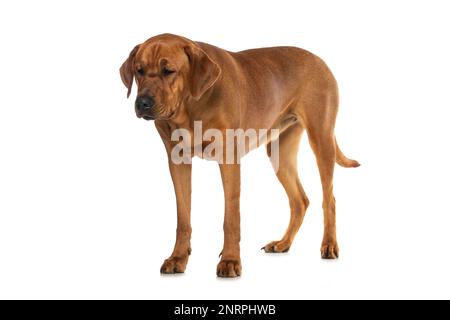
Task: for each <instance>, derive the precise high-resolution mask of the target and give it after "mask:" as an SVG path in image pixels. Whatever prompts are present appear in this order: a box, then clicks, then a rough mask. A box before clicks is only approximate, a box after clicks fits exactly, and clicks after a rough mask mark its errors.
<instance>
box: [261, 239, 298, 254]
mask: <svg viewBox="0 0 450 320" xmlns="http://www.w3.org/2000/svg"><path fill="white" fill-rule="evenodd" d="M290 247H291V244H290V243H287V242H286V241H283V240H281V241H272V242H271V243H269V244H266V245H265V246H264V247H262V248H261V250H264V251H265V252H266V253H283V252H288V251H289V248H290Z"/></svg>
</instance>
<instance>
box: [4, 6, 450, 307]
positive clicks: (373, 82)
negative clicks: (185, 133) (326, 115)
mask: <svg viewBox="0 0 450 320" xmlns="http://www.w3.org/2000/svg"><path fill="white" fill-rule="evenodd" d="M448 17H449V8H448V6H447V2H446V1H309V2H303V1H292V2H287V1H286V2H283V1H278V2H274V1H257V2H251V1H242V0H241V1H223V2H221V3H219V2H213V1H120V2H119V1H117V2H114V1H103V2H102V1H71V2H69V1H2V2H1V4H0V41H1V42H0V46H1V49H0V85H1V86H0V87H1V93H0V298H44V299H46V298H63V299H64V298H87V299H90V298H138V299H166V298H173V299H187V298H194V299H196V298H214V299H215V298H221V299H228V298H235V299H240V298H247V299H252V298H255V299H256V298H267V299H276V298H286V299H303V298H450V292H449V291H450V289H449V286H450V276H449V273H448V270H449V269H450V254H449V243H450V234H449V226H450V215H449V214H450V212H449V205H448V203H449V202H448V186H449V184H448V181H449V178H450V171H449V168H448V163H449V161H450V157H449V151H448V150H449V146H448V137H449V135H450V130H449V128H448V122H449V119H448V117H449V108H450V105H449V102H450V101H449V100H450V99H449V74H450V62H449V61H450V60H449V56H450V47H449V41H448V39H449V32H448V30H450V22H449V21H450V20H449V19H448ZM163 32H171V33H176V34H181V35H184V36H186V37H188V38H191V39H194V40H201V41H204V42H209V43H212V44H215V45H217V46H220V47H223V48H226V49H228V50H233V51H236V50H242V49H247V48H253V47H262V46H275V45H294V46H299V47H303V48H305V49H308V50H310V51H312V52H314V53H316V54H318V55H319V56H321V57H322V58H323V59H324V60H325V61H326V62H327V63H328V65H329V66H330V68H331V69H332V70H333V72H334V74H335V76H336V78H337V80H338V83H339V86H340V95H341V108H340V113H339V117H338V122H337V129H336V133H337V137H338V141H339V142H340V146H341V148H342V149H343V151H344V153H345V154H346V155H347V156H349V157H351V158H355V159H357V160H358V161H360V162H361V164H362V166H361V167H360V168H358V169H343V168H341V167H336V168H337V169H336V174H335V195H336V199H337V216H338V239H339V241H340V247H341V258H340V259H339V260H338V261H322V260H321V259H320V252H319V248H320V243H321V239H322V211H321V201H322V200H321V187H320V183H319V176H318V171H317V167H316V165H315V161H314V157H313V155H312V152H311V151H310V148H309V145H308V143H307V139H306V137H305V138H304V139H303V140H302V145H301V151H300V157H299V163H300V167H301V169H300V170H301V172H300V176H301V180H302V183H303V185H304V187H305V190H306V193H307V195H308V197H309V199H310V200H311V206H310V208H309V209H308V212H307V215H306V218H305V221H304V224H303V226H302V228H301V230H300V232H299V234H298V236H297V238H296V241H295V242H294V244H293V246H292V248H291V251H290V252H289V253H288V254H282V255H267V254H264V253H263V252H262V251H260V250H259V249H260V248H261V246H263V245H265V244H266V243H267V242H268V241H271V240H277V239H278V238H279V237H281V235H282V234H283V232H284V230H285V228H286V226H287V223H288V217H289V208H288V201H287V198H286V195H285V193H284V191H283V189H282V187H281V185H280V184H279V183H278V181H277V179H276V177H275V175H274V174H273V172H272V169H271V166H270V163H269V160H268V159H267V157H266V156H265V152H264V150H262V149H261V150H257V151H255V152H253V153H252V154H250V155H248V156H247V157H246V158H245V159H244V163H243V168H242V171H243V172H242V199H241V203H242V205H241V207H242V208H241V212H242V235H243V236H242V263H243V275H242V277H241V278H240V279H235V280H222V279H217V278H216V275H215V268H216V264H217V262H218V261H219V259H218V255H219V252H220V251H221V246H222V221H223V194H222V189H221V181H220V174H219V170H218V168H217V165H216V164H215V163H212V162H207V161H203V160H199V159H195V161H194V171H193V205H192V216H193V221H192V223H193V239H192V247H193V253H192V256H191V258H190V261H189V265H188V268H187V271H186V273H185V274H184V275H179V276H160V274H159V268H160V265H161V263H162V262H163V260H164V259H165V258H166V257H167V256H168V255H169V254H170V252H171V250H172V247H173V243H174V236H175V228H176V221H175V217H176V214H175V212H176V211H175V197H174V194H173V189H172V184H171V180H170V176H169V171H168V168H167V160H166V154H165V150H164V147H163V144H162V142H161V141H160V138H159V136H158V134H157V132H156V130H155V128H154V126H153V124H152V123H151V122H145V121H143V120H139V119H137V118H136V116H135V114H134V110H133V103H134V91H133V95H132V96H131V98H130V99H129V100H127V99H126V89H125V87H124V86H123V84H122V82H121V80H120V77H119V72H118V70H119V67H120V65H121V63H122V62H123V61H124V60H125V58H126V57H127V56H128V53H129V51H130V50H131V49H132V48H133V47H134V45H136V44H137V43H140V42H142V41H144V40H146V39H147V38H148V37H150V36H153V35H156V34H159V33H163Z"/></svg>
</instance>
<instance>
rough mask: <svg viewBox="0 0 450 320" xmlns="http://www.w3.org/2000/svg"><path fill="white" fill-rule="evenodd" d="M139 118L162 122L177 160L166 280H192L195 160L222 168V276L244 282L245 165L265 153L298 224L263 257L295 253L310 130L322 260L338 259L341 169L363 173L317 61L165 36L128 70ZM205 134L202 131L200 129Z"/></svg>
mask: <svg viewBox="0 0 450 320" xmlns="http://www.w3.org/2000/svg"><path fill="white" fill-rule="evenodd" d="M120 75H121V78H122V81H123V83H124V84H125V86H126V87H127V88H128V96H129V95H130V93H131V87H132V85H133V82H134V81H136V84H137V97H136V101H135V112H136V115H137V116H138V117H139V118H143V119H145V120H154V122H155V125H156V128H157V130H158V132H159V134H160V136H161V138H162V141H163V142H164V145H165V147H166V150H167V155H168V157H169V168H170V173H171V176H172V180H173V184H174V187H175V194H176V202H177V223H178V225H177V234H176V242H175V247H174V249H173V252H172V254H171V255H170V257H169V258H167V259H166V260H165V261H164V263H163V265H162V267H161V272H162V273H179V272H184V271H185V269H186V265H187V262H188V259H189V255H190V253H191V244H190V239H191V223H190V220H191V219H190V218H191V159H192V157H194V156H200V157H203V158H206V159H210V160H214V161H217V162H218V164H219V168H220V173H221V176H222V183H223V189H224V193H225V218H224V244H223V249H222V253H221V260H220V262H219V264H218V265H217V275H218V276H219V277H237V276H240V275H241V259H240V247H239V242H240V238H241V237H240V211H239V197H240V158H241V157H243V156H244V155H245V154H246V153H248V152H249V151H251V150H252V149H255V148H257V147H258V146H260V145H265V147H266V148H267V154H268V155H269V156H270V160H271V161H272V163H273V164H274V166H273V167H274V169H275V173H276V175H277V177H278V179H279V181H280V183H281V184H282V185H283V187H284V189H285V190H286V193H287V195H288V198H289V204H290V210H291V217H290V221H289V225H288V227H287V230H286V232H285V234H284V235H283V237H282V238H281V240H278V241H271V242H269V243H268V244H267V245H265V246H264V247H263V249H264V250H265V252H270V253H278V252H286V251H288V250H289V248H290V246H291V244H292V241H293V240H294V237H295V235H296V233H297V231H298V230H299V228H300V226H301V224H302V221H303V217H304V215H305V212H306V209H307V208H308V203H309V201H308V198H307V196H306V194H305V192H304V190H303V187H302V185H301V183H300V180H299V178H298V174H297V152H298V145H299V141H300V138H301V136H302V134H303V132H304V131H306V133H307V135H308V139H309V142H310V145H311V147H312V149H313V151H314V154H315V156H316V159H317V165H318V167H319V172H320V179H321V182H322V189H323V214H324V234H323V240H322V245H321V255H322V258H324V259H336V258H338V256H339V246H338V242H337V239H336V214H335V210H336V208H335V200H334V195H333V171H334V166H335V163H336V162H337V163H338V164H339V165H341V166H343V167H357V166H359V164H358V162H356V161H355V160H351V159H348V158H347V157H345V156H344V154H343V153H342V151H341V150H340V149H339V147H338V144H337V141H336V138H335V136H334V126H335V121H336V115H337V111H338V89H337V84H336V80H335V78H334V77H333V75H332V73H331V71H330V70H329V69H328V67H327V66H326V64H325V63H324V62H323V61H322V60H321V59H320V58H318V57H317V56H315V55H314V54H312V53H310V52H308V51H305V50H303V49H299V48H295V47H273V48H261V49H252V50H246V51H241V52H229V51H226V50H223V49H220V48H218V47H215V46H212V45H209V44H206V43H202V42H194V41H191V40H189V39H186V38H183V37H180V36H176V35H171V34H162V35H158V36H155V37H152V38H150V39H148V40H147V41H145V42H144V43H142V44H139V45H137V46H135V47H134V49H133V50H132V51H131V53H130V55H129V57H128V59H127V60H126V61H125V62H124V63H123V65H122V67H121V68H120ZM199 127H200V133H199V132H198V131H199V130H198V128H199Z"/></svg>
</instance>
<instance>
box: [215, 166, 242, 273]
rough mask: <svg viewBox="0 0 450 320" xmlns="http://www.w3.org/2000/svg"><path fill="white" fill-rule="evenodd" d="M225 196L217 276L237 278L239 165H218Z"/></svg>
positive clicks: (238, 263)
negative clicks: (220, 255) (222, 232)
mask: <svg viewBox="0 0 450 320" xmlns="http://www.w3.org/2000/svg"><path fill="white" fill-rule="evenodd" d="M220 174H221V176H222V184H223V190H224V194H225V218H224V223H223V231H224V243H223V250H222V259H221V260H220V262H219V264H218V265H217V276H219V277H238V276H240V275H241V258H240V248H239V242H240V240H241V230H240V221H241V219H240V211H239V196H240V188H241V172H240V165H239V164H220Z"/></svg>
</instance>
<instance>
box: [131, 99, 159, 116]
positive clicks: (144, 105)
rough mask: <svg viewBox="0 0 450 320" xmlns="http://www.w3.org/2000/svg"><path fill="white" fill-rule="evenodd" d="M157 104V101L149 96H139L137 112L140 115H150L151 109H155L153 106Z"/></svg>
mask: <svg viewBox="0 0 450 320" xmlns="http://www.w3.org/2000/svg"><path fill="white" fill-rule="evenodd" d="M154 104H155V100H154V99H153V98H152V97H150V96H147V95H144V96H139V97H137V98H136V103H135V105H136V110H137V111H138V112H139V113H144V114H147V113H150V110H151V108H152V107H153V105H154Z"/></svg>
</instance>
